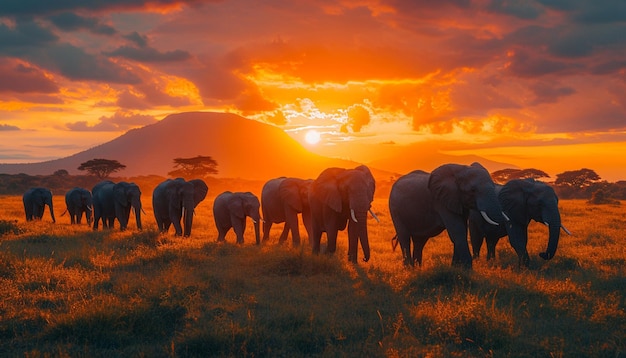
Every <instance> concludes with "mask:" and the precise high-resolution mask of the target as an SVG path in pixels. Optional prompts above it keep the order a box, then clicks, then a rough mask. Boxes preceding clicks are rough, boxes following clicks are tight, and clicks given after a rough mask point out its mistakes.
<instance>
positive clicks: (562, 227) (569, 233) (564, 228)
mask: <svg viewBox="0 0 626 358" xmlns="http://www.w3.org/2000/svg"><path fill="white" fill-rule="evenodd" d="M561 229H563V231H565V232H566V233H567V234H568V235H569V236H572V233H571V232H569V230H567V228H566V227H565V226H563V225H561Z"/></svg>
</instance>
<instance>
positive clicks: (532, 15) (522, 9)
mask: <svg viewBox="0 0 626 358" xmlns="http://www.w3.org/2000/svg"><path fill="white" fill-rule="evenodd" d="M487 9H488V10H489V11H493V12H496V13H500V14H505V15H510V16H514V17H518V18H520V19H536V18H538V17H539V16H540V15H542V14H543V13H544V12H545V10H544V8H543V7H542V6H540V5H539V4H538V3H535V2H532V1H508V0H493V1H491V3H490V4H489V5H488V6H487Z"/></svg>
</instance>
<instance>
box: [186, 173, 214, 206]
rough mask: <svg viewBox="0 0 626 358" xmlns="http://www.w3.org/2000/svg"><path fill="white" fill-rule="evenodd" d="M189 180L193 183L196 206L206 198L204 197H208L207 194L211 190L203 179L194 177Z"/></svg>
mask: <svg viewBox="0 0 626 358" xmlns="http://www.w3.org/2000/svg"><path fill="white" fill-rule="evenodd" d="M189 182H190V183H192V184H193V205H194V207H196V206H198V204H200V202H201V201H202V200H204V198H206V195H207V193H208V192H209V187H208V186H207V185H206V183H205V182H204V180H202V179H193V180H190V181H189Z"/></svg>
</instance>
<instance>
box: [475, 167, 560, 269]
mask: <svg viewBox="0 0 626 358" xmlns="http://www.w3.org/2000/svg"><path fill="white" fill-rule="evenodd" d="M496 194H497V195H498V200H499V201H500V205H501V206H502V210H503V211H504V213H505V214H506V216H507V217H508V218H509V219H510V222H509V223H508V225H506V227H505V226H503V225H500V226H493V225H489V224H487V223H486V222H485V220H484V219H483V217H482V216H481V215H480V213H478V212H477V211H475V210H472V211H471V212H470V216H469V232H470V237H471V241H472V249H473V251H474V257H475V258H476V257H478V256H479V254H480V247H481V246H482V244H483V239H484V238H486V241H487V260H491V259H492V258H494V257H495V256H496V244H497V243H498V240H500V238H501V237H504V236H506V235H508V236H509V243H510V244H511V246H512V247H513V249H515V252H516V253H517V256H518V258H519V265H520V266H521V265H524V266H526V267H528V265H529V263H530V258H529V256H528V251H527V250H526V246H527V244H528V224H529V223H530V220H535V221H537V222H540V223H544V224H546V225H547V226H548V228H549V229H548V230H549V237H548V248H547V250H546V252H542V253H540V254H539V256H541V257H542V258H543V259H545V260H549V259H551V258H553V257H554V255H555V253H556V249H557V246H558V243H559V236H560V231H561V228H563V230H564V231H565V232H566V233H568V234H570V232H569V231H568V230H567V229H566V228H565V227H564V226H563V224H562V223H561V214H560V213H559V199H558V198H557V196H556V193H555V192H554V189H552V187H550V186H549V185H548V184H546V183H542V182H539V181H535V180H534V179H515V180H511V181H509V182H508V183H506V184H505V185H504V186H502V185H496ZM570 235H571V234H570Z"/></svg>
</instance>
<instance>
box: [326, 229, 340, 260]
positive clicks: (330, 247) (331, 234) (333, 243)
mask: <svg viewBox="0 0 626 358" xmlns="http://www.w3.org/2000/svg"><path fill="white" fill-rule="evenodd" d="M338 233H339V230H332V229H331V230H327V231H326V237H327V238H328V244H327V245H326V253H327V254H333V253H335V251H337V234H338Z"/></svg>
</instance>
